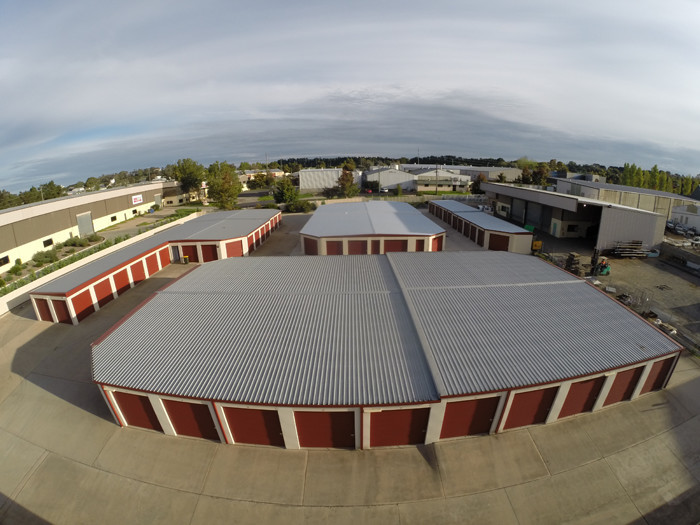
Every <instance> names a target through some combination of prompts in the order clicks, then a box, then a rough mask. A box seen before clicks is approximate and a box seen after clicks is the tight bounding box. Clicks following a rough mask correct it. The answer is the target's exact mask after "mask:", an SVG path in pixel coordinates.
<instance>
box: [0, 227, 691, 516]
mask: <svg viewBox="0 0 700 525" xmlns="http://www.w3.org/2000/svg"><path fill="white" fill-rule="evenodd" d="M297 217H299V218H294V216H285V217H284V219H283V225H284V226H283V227H282V228H281V229H279V230H277V231H275V232H273V233H272V236H271V237H270V239H269V240H268V242H267V243H266V244H265V245H263V248H262V249H261V250H260V251H259V252H256V254H263V251H264V250H265V249H266V247H270V249H271V248H272V247H273V246H274V245H275V244H276V243H287V249H289V246H291V249H292V250H294V249H295V248H297V247H296V245H294V243H293V242H292V241H293V238H294V235H295V234H294V233H293V232H295V231H298V229H299V228H300V227H301V225H302V224H303V222H304V216H297ZM448 247H449V243H448ZM287 253H290V252H287ZM190 267H191V266H185V265H171V266H169V267H168V268H166V269H164V270H163V271H162V272H160V273H159V274H158V275H156V276H155V277H154V278H152V279H149V280H147V281H145V282H143V283H141V284H140V285H139V286H137V287H136V288H134V289H132V290H131V291H129V292H128V293H127V294H125V295H124V296H123V297H120V298H119V300H117V301H112V302H111V303H110V304H108V305H107V306H106V307H105V308H103V309H102V310H101V311H100V312H98V313H96V314H94V315H92V316H90V317H89V318H87V319H86V320H85V321H83V322H82V323H81V324H80V325H79V326H77V327H73V326H67V325H52V324H49V323H43V322H37V321H35V320H33V315H32V312H31V308H30V306H29V305H28V304H26V303H25V304H24V305H22V306H20V307H18V308H17V309H15V310H13V311H12V312H10V313H9V314H6V315H5V316H3V317H0V342H2V346H1V348H0V523H3V524H15V523H19V524H25V523H58V524H63V523H65V524H79V523H85V524H88V523H89V524H93V523H101V524H110V523H115V524H123V523H136V524H138V523H144V524H157V523H167V524H179V523H183V524H192V525H198V524H204V523H207V524H209V523H229V522H235V523H254V524H256V525H260V524H264V523H279V522H284V523H291V524H294V523H309V522H312V523H341V524H342V523H352V524H356V523H381V524H399V523H400V524H402V525H406V524H412V523H417V524H423V523H426V522H431V523H436V524H441V523H460V524H462V523H479V524H483V523H494V524H499V525H500V524H511V523H512V524H520V525H523V524H529V523H532V524H543V523H544V524H546V523H606V524H609V523H640V524H641V523H659V524H668V523H674V524H683V523H688V524H690V523H697V522H698V520H699V519H700V439H698V435H700V395H699V394H700V363H699V362H698V360H697V359H696V358H693V357H690V356H689V355H684V356H683V358H682V359H681V361H680V362H679V365H678V367H677V369H676V372H675V374H674V375H673V377H672V380H671V383H670V385H669V387H668V388H667V389H666V390H665V391H662V392H656V393H652V394H650V395H646V396H644V397H642V398H640V399H638V400H636V401H634V402H631V403H622V404H619V405H617V406H613V407H609V408H606V409H604V410H601V411H599V412H597V413H595V414H585V415H582V416H576V417H573V418H569V419H566V420H564V421H561V422H557V423H554V424H551V425H546V426H535V427H531V428H526V429H518V430H514V431H509V432H506V433H503V434H499V435H496V436H481V437H474V438H466V439H456V440H450V441H444V442H441V443H437V444H434V445H431V446H422V447H405V448H388V449H375V450H368V451H338V450H301V451H292V450H281V449H275V448H267V447H254V446H242V445H237V446H232V445H221V444H215V443H210V442H207V441H203V440H196V439H188V438H174V437H168V436H165V435H162V434H158V433H155V432H149V431H145V430H139V429H132V428H126V429H123V428H120V427H118V426H117V425H116V424H115V423H114V422H113V421H112V419H111V417H110V415H109V413H108V411H107V408H106V406H105V404H104V401H103V399H102V397H101V396H100V394H99V391H98V390H97V388H96V387H95V386H94V385H93V384H92V383H91V382H90V365H89V352H90V346H89V345H90V342H91V341H94V340H95V339H97V338H98V337H99V336H100V335H101V334H102V333H103V332H104V331H105V330H106V329H107V328H109V327H110V326H111V325H112V324H113V323H115V322H116V321H118V320H119V319H120V318H121V317H122V316H123V315H125V314H126V313H127V312H129V311H130V310H131V309H132V308H134V307H136V306H137V305H138V304H139V303H140V302H141V301H142V300H144V299H145V298H146V297H148V296H149V295H150V294H151V293H153V292H154V291H155V290H157V289H158V288H160V287H161V286H163V285H165V284H167V283H168V282H170V280H171V279H173V278H177V277H178V276H179V275H181V274H182V273H183V272H184V271H185V270H187V269H189V268H190Z"/></svg>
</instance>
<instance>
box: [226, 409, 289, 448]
mask: <svg viewBox="0 0 700 525" xmlns="http://www.w3.org/2000/svg"><path fill="white" fill-rule="evenodd" d="M224 414H225V416H226V420H227V421H228V426H229V428H230V429H231V434H233V440H234V441H235V442H236V443H250V444H254V445H272V446H276V447H283V446H284V437H283V436H282V427H281V426H280V418H279V416H278V415H277V411H276V410H260V409H252V408H234V407H224Z"/></svg>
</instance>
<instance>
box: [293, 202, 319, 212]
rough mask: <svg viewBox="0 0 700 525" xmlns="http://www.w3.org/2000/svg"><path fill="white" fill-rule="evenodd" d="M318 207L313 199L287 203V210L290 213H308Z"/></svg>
mask: <svg viewBox="0 0 700 525" xmlns="http://www.w3.org/2000/svg"><path fill="white" fill-rule="evenodd" d="M315 209H316V204H314V203H313V202H311V201H295V202H290V203H289V204H287V211H288V212H290V213H308V212H310V211H314V210H315Z"/></svg>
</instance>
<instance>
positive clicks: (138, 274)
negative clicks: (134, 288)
mask: <svg viewBox="0 0 700 525" xmlns="http://www.w3.org/2000/svg"><path fill="white" fill-rule="evenodd" d="M130 268H131V277H133V279H134V284H138V283H140V282H141V281H145V280H146V271H145V270H144V269H143V263H142V262H141V261H139V262H135V263H134V264H132V265H131V266H130Z"/></svg>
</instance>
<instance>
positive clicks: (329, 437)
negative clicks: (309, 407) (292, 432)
mask: <svg viewBox="0 0 700 525" xmlns="http://www.w3.org/2000/svg"><path fill="white" fill-rule="evenodd" d="M294 420H295V421H296V425H297V433H298V434H299V445H300V446H302V447H324V448H329V447H333V448H355V413H354V412H294Z"/></svg>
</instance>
